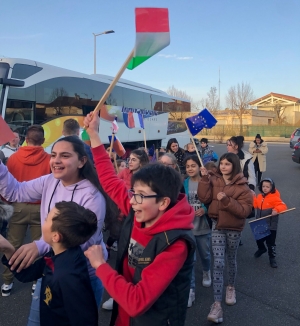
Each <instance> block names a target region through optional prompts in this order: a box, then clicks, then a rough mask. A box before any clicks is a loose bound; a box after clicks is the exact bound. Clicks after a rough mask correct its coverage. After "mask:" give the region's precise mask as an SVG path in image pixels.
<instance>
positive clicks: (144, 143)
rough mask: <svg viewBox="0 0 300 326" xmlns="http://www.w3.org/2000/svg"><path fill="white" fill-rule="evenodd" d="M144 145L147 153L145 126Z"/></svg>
mask: <svg viewBox="0 0 300 326" xmlns="http://www.w3.org/2000/svg"><path fill="white" fill-rule="evenodd" d="M143 130H144V145H145V150H146V151H147V143H146V131H145V126H144V129H143Z"/></svg>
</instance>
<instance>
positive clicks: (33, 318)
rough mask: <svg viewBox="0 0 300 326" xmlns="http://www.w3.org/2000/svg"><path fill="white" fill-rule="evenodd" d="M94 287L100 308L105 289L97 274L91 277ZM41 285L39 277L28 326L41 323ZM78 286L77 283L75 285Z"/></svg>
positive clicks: (36, 325) (35, 325) (37, 325)
mask: <svg viewBox="0 0 300 326" xmlns="http://www.w3.org/2000/svg"><path fill="white" fill-rule="evenodd" d="M90 280H91V285H92V289H93V292H94V295H95V299H96V302H97V307H98V308H99V306H100V303H101V300H102V294H103V291H104V288H103V285H102V282H101V281H100V279H99V278H98V277H97V276H92V277H91V278H90ZM41 285H42V279H41V278H40V279H38V281H37V283H36V288H35V291H34V294H33V296H32V301H31V306H30V312H29V317H28V323H27V326H39V325H40V293H41ZM74 286H76V285H74Z"/></svg>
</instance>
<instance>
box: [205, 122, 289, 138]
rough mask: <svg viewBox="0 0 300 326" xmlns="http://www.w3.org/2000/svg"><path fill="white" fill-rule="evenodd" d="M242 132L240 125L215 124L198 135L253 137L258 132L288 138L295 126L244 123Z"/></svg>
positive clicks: (266, 135)
mask: <svg viewBox="0 0 300 326" xmlns="http://www.w3.org/2000/svg"><path fill="white" fill-rule="evenodd" d="M242 128H243V129H242V130H243V131H242V132H241V130H240V126H239V125H237V126H235V125H234V126H233V125H219V126H218V125H216V126H215V127H213V128H212V129H203V130H202V131H201V133H200V134H199V136H205V135H206V136H216V137H221V136H225V135H227V136H229V135H230V136H237V135H243V136H245V137H255V136H256V135H257V134H260V135H261V137H285V138H290V137H291V134H292V132H293V131H294V130H295V129H296V127H295V126H262V125H257V126H253V125H244V126H242Z"/></svg>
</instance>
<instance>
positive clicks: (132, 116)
mask: <svg viewBox="0 0 300 326" xmlns="http://www.w3.org/2000/svg"><path fill="white" fill-rule="evenodd" d="M123 120H124V123H125V125H126V127H127V128H129V129H132V128H142V129H145V127H144V120H143V116H142V114H140V113H133V112H128V113H125V112H123Z"/></svg>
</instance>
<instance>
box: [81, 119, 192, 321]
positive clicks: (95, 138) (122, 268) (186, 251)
mask: <svg viewBox="0 0 300 326" xmlns="http://www.w3.org/2000/svg"><path fill="white" fill-rule="evenodd" d="M84 124H85V126H86V128H87V132H88V134H89V136H90V140H91V145H92V152H93V155H94V160H95V163H96V169H97V173H98V177H99V180H100V182H101V184H102V186H103V189H104V190H105V191H106V192H107V194H108V195H109V196H110V197H111V198H112V199H113V200H114V201H115V203H117V204H118V206H119V208H120V210H121V211H122V212H123V214H125V215H126V216H127V217H126V218H125V221H124V225H123V229H122V232H121V236H120V240H119V245H118V248H119V250H118V257H117V262H116V270H113V269H112V268H111V267H110V266H109V265H108V264H107V263H106V262H105V260H104V258H103V253H102V249H101V248H100V247H99V246H93V247H92V248H90V249H89V250H87V251H86V252H85V255H86V256H87V257H88V259H89V260H90V262H91V264H92V266H93V267H94V268H95V269H96V275H97V276H98V277H99V278H100V279H101V280H102V282H103V285H104V287H105V288H106V290H107V291H108V293H109V294H110V295H111V296H112V297H113V298H114V300H115V303H114V309H113V312H112V319H111V325H116V326H121V325H122V326H129V325H141V326H146V325H155V324H157V325H173V324H176V325H184V321H185V317H186V309H187V302H188V297H189V290H190V280H191V271H192V266H193V255H194V250H195V249H194V248H195V244H194V240H193V235H192V232H191V229H192V228H193V224H192V221H193V218H194V212H193V209H192V208H191V206H190V205H189V204H188V202H187V199H186V196H184V195H179V190H180V187H181V186H182V181H181V177H180V174H179V173H178V172H177V171H175V169H172V168H170V167H167V166H164V165H163V164H149V165H147V166H145V167H143V168H141V169H140V170H139V171H137V172H136V173H135V174H133V175H132V179H131V189H130V190H127V189H126V186H125V184H124V182H123V181H121V180H119V179H118V177H117V176H115V174H114V171H113V166H112V164H111V163H110V162H109V159H108V157H107V155H106V154H105V149H104V146H103V145H102V143H101V140H100V138H99V134H98V127H99V118H98V117H97V115H96V114H94V116H93V115H92V114H89V115H88V116H87V117H86V118H85V120H84ZM178 195H179V196H178Z"/></svg>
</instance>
